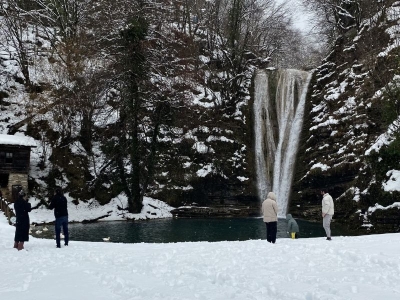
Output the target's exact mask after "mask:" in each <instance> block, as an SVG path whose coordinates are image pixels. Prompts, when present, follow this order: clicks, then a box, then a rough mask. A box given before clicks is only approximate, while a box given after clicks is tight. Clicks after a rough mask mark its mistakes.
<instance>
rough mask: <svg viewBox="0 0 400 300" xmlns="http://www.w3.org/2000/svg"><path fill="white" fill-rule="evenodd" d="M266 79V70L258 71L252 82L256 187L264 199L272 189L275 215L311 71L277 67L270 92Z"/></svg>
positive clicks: (289, 172) (286, 185) (286, 186)
mask: <svg viewBox="0 0 400 300" xmlns="http://www.w3.org/2000/svg"><path fill="white" fill-rule="evenodd" d="M268 79H269V75H268V71H265V70H259V71H257V74H256V76H255V82H254V84H255V93H254V127H255V152H256V153H255V159H256V173H257V189H258V196H259V198H260V200H261V201H264V200H265V198H266V197H267V194H268V192H270V191H273V192H275V194H276V196H277V204H278V208H279V213H278V216H279V217H284V216H285V215H286V211H287V206H288V202H289V196H290V189H291V185H292V179H293V171H294V165H295V159H296V153H297V149H298V144H299V138H300V133H301V128H302V124H303V116H304V106H305V100H306V94H307V88H308V84H309V82H310V79H311V74H310V73H308V72H304V71H299V70H292V69H287V70H279V71H278V83H277V86H276V91H271V89H270V87H269V80H268ZM271 94H272V95H275V97H271V96H270V95H271Z"/></svg>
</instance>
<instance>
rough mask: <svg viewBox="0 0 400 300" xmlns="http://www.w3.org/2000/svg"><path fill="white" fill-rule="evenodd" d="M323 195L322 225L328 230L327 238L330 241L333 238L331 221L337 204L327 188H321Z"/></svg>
mask: <svg viewBox="0 0 400 300" xmlns="http://www.w3.org/2000/svg"><path fill="white" fill-rule="evenodd" d="M321 195H322V225H323V226H324V229H325V232H326V239H327V240H328V241H330V240H332V237H331V221H332V217H333V215H334V213H335V205H334V204H333V199H332V197H331V195H329V194H328V193H327V192H326V190H321Z"/></svg>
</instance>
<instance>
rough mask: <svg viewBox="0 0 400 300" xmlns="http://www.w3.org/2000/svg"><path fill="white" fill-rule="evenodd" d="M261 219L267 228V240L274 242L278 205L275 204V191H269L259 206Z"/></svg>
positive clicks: (276, 229)
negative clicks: (261, 214)
mask: <svg viewBox="0 0 400 300" xmlns="http://www.w3.org/2000/svg"><path fill="white" fill-rule="evenodd" d="M261 210H262V213H263V220H264V222H265V225H266V229H267V241H268V242H270V243H273V244H275V241H276V233H277V231H278V205H277V204H276V196H275V193H273V192H269V193H268V196H267V199H265V201H264V202H263V204H262V207H261Z"/></svg>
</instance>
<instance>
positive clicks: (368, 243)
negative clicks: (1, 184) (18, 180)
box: [0, 214, 400, 300]
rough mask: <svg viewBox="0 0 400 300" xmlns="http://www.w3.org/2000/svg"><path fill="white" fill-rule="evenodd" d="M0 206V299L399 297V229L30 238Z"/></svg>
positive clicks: (309, 299)
mask: <svg viewBox="0 0 400 300" xmlns="http://www.w3.org/2000/svg"><path fill="white" fill-rule="evenodd" d="M13 236H14V227H12V226H9V225H8V224H7V223H6V219H5V217H4V215H2V214H0V257H1V259H2V261H1V263H0V265H1V272H0V299H7V300H17V299H18V300H25V299H27V300H28V299H29V300H46V299H49V300H50V299H51V300H53V299H58V300H63V299H66V300H67V299H68V300H71V299H74V300H80V299H82V300H86V299H96V300H102V299H107V300H110V299H115V300H116V299H124V300H126V299H143V300H151V299H154V300H155V299H160V300H161V299H163V300H168V299H171V300H172V299H174V300H179V299H182V300H183V299H185V300H189V299H204V300H210V299H221V300H226V299H241V300H244V299H260V300H261V299H262V300H268V299H282V300H286V299H303V300H304V299H306V300H314V299H335V300H339V299H343V300H344V299H345V300H349V299H354V300H357V299H359V300H361V299H362V300H365V299H385V300H392V299H393V300H394V299H400V287H399V285H398V282H399V280H400V261H399V258H398V253H400V234H385V235H371V236H358V237H334V239H333V241H331V242H329V241H326V240H325V239H324V238H316V239H299V240H291V239H278V241H277V244H275V245H272V244H269V243H267V242H266V241H265V240H253V241H246V242H217V243H207V242H198V243H175V244H172V243H171V244H143V243H142V244H112V243H88V242H74V241H71V243H70V246H68V247H63V248H61V249H56V248H55V242H54V241H52V240H44V239H36V238H31V240H30V242H28V243H26V249H27V251H25V250H23V251H20V252H18V251H17V250H15V249H13V248H12V245H13Z"/></svg>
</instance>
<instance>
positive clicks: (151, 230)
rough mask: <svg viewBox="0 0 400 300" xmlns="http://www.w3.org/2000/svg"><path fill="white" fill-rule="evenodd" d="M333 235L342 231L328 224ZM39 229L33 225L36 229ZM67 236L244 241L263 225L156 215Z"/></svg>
mask: <svg viewBox="0 0 400 300" xmlns="http://www.w3.org/2000/svg"><path fill="white" fill-rule="evenodd" d="M297 222H298V224H299V227H300V237H301V238H309V237H323V236H325V231H324V229H323V228H322V222H321V223H311V222H307V221H302V220H297ZM47 227H48V228H49V231H43V232H42V233H41V234H40V235H38V234H35V233H34V234H33V235H34V236H36V237H43V238H53V236H54V227H53V226H47ZM286 227H287V221H286V220H285V219H280V220H279V221H278V234H277V237H278V238H287V237H288V235H287V233H286ZM331 228H332V234H333V235H343V234H344V233H343V232H342V231H341V230H340V228H338V227H337V226H335V225H334V224H333V225H332V226H331ZM38 229H40V227H37V228H36V229H35V230H34V232H35V231H36V230H38ZM69 231H70V239H71V240H76V241H91V242H100V241H103V238H105V237H110V241H111V242H114V243H174V242H198V241H208V242H217V241H245V240H257V239H265V237H266V229H265V224H264V222H263V221H262V219H261V218H232V219H172V218H171V219H160V220H149V221H136V222H124V221H116V222H96V223H87V224H82V223H73V224H69Z"/></svg>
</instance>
